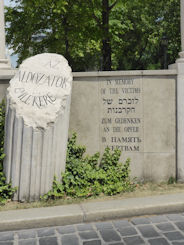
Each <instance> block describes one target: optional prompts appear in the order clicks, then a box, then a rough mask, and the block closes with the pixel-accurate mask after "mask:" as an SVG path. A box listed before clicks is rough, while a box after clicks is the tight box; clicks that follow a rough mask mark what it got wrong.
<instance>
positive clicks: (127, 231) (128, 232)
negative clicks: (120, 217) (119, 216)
mask: <svg viewBox="0 0 184 245" xmlns="http://www.w3.org/2000/svg"><path fill="white" fill-rule="evenodd" d="M118 231H119V232H120V234H121V236H133V235H137V231H136V229H135V228H134V227H124V228H118Z"/></svg>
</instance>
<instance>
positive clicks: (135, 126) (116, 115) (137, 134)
mask: <svg viewBox="0 0 184 245" xmlns="http://www.w3.org/2000/svg"><path fill="white" fill-rule="evenodd" d="M100 84H101V85H100V100H101V126H100V133H101V147H102V149H104V148H105V147H109V148H110V149H111V150H114V149H120V150H121V151H124V152H130V151H131V152H141V151H142V147H143V137H142V134H143V129H142V123H143V121H142V120H143V119H142V118H143V117H142V114H143V112H142V80H141V79H140V78H139V79H137V78H130V77H127V78H123V79H121V78H118V79H116V78H115V79H112V80H110V79H107V80H105V81H103V82H100Z"/></svg>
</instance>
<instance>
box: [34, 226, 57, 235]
mask: <svg viewBox="0 0 184 245" xmlns="http://www.w3.org/2000/svg"><path fill="white" fill-rule="evenodd" d="M37 234H38V237H45V236H54V235H55V229H54V228H52V227H51V228H43V229H40V230H37Z"/></svg>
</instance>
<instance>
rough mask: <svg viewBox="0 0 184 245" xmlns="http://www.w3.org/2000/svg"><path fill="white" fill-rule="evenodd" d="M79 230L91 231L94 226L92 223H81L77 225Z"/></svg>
mask: <svg viewBox="0 0 184 245" xmlns="http://www.w3.org/2000/svg"><path fill="white" fill-rule="evenodd" d="M76 227H77V230H78V231H89V230H93V227H92V225H91V224H80V225H76Z"/></svg>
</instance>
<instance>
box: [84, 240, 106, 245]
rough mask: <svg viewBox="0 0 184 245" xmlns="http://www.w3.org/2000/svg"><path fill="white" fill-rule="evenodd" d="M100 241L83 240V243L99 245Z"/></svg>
mask: <svg viewBox="0 0 184 245" xmlns="http://www.w3.org/2000/svg"><path fill="white" fill-rule="evenodd" d="M101 244H102V242H101V241H100V240H93V241H85V242H83V245H101Z"/></svg>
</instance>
